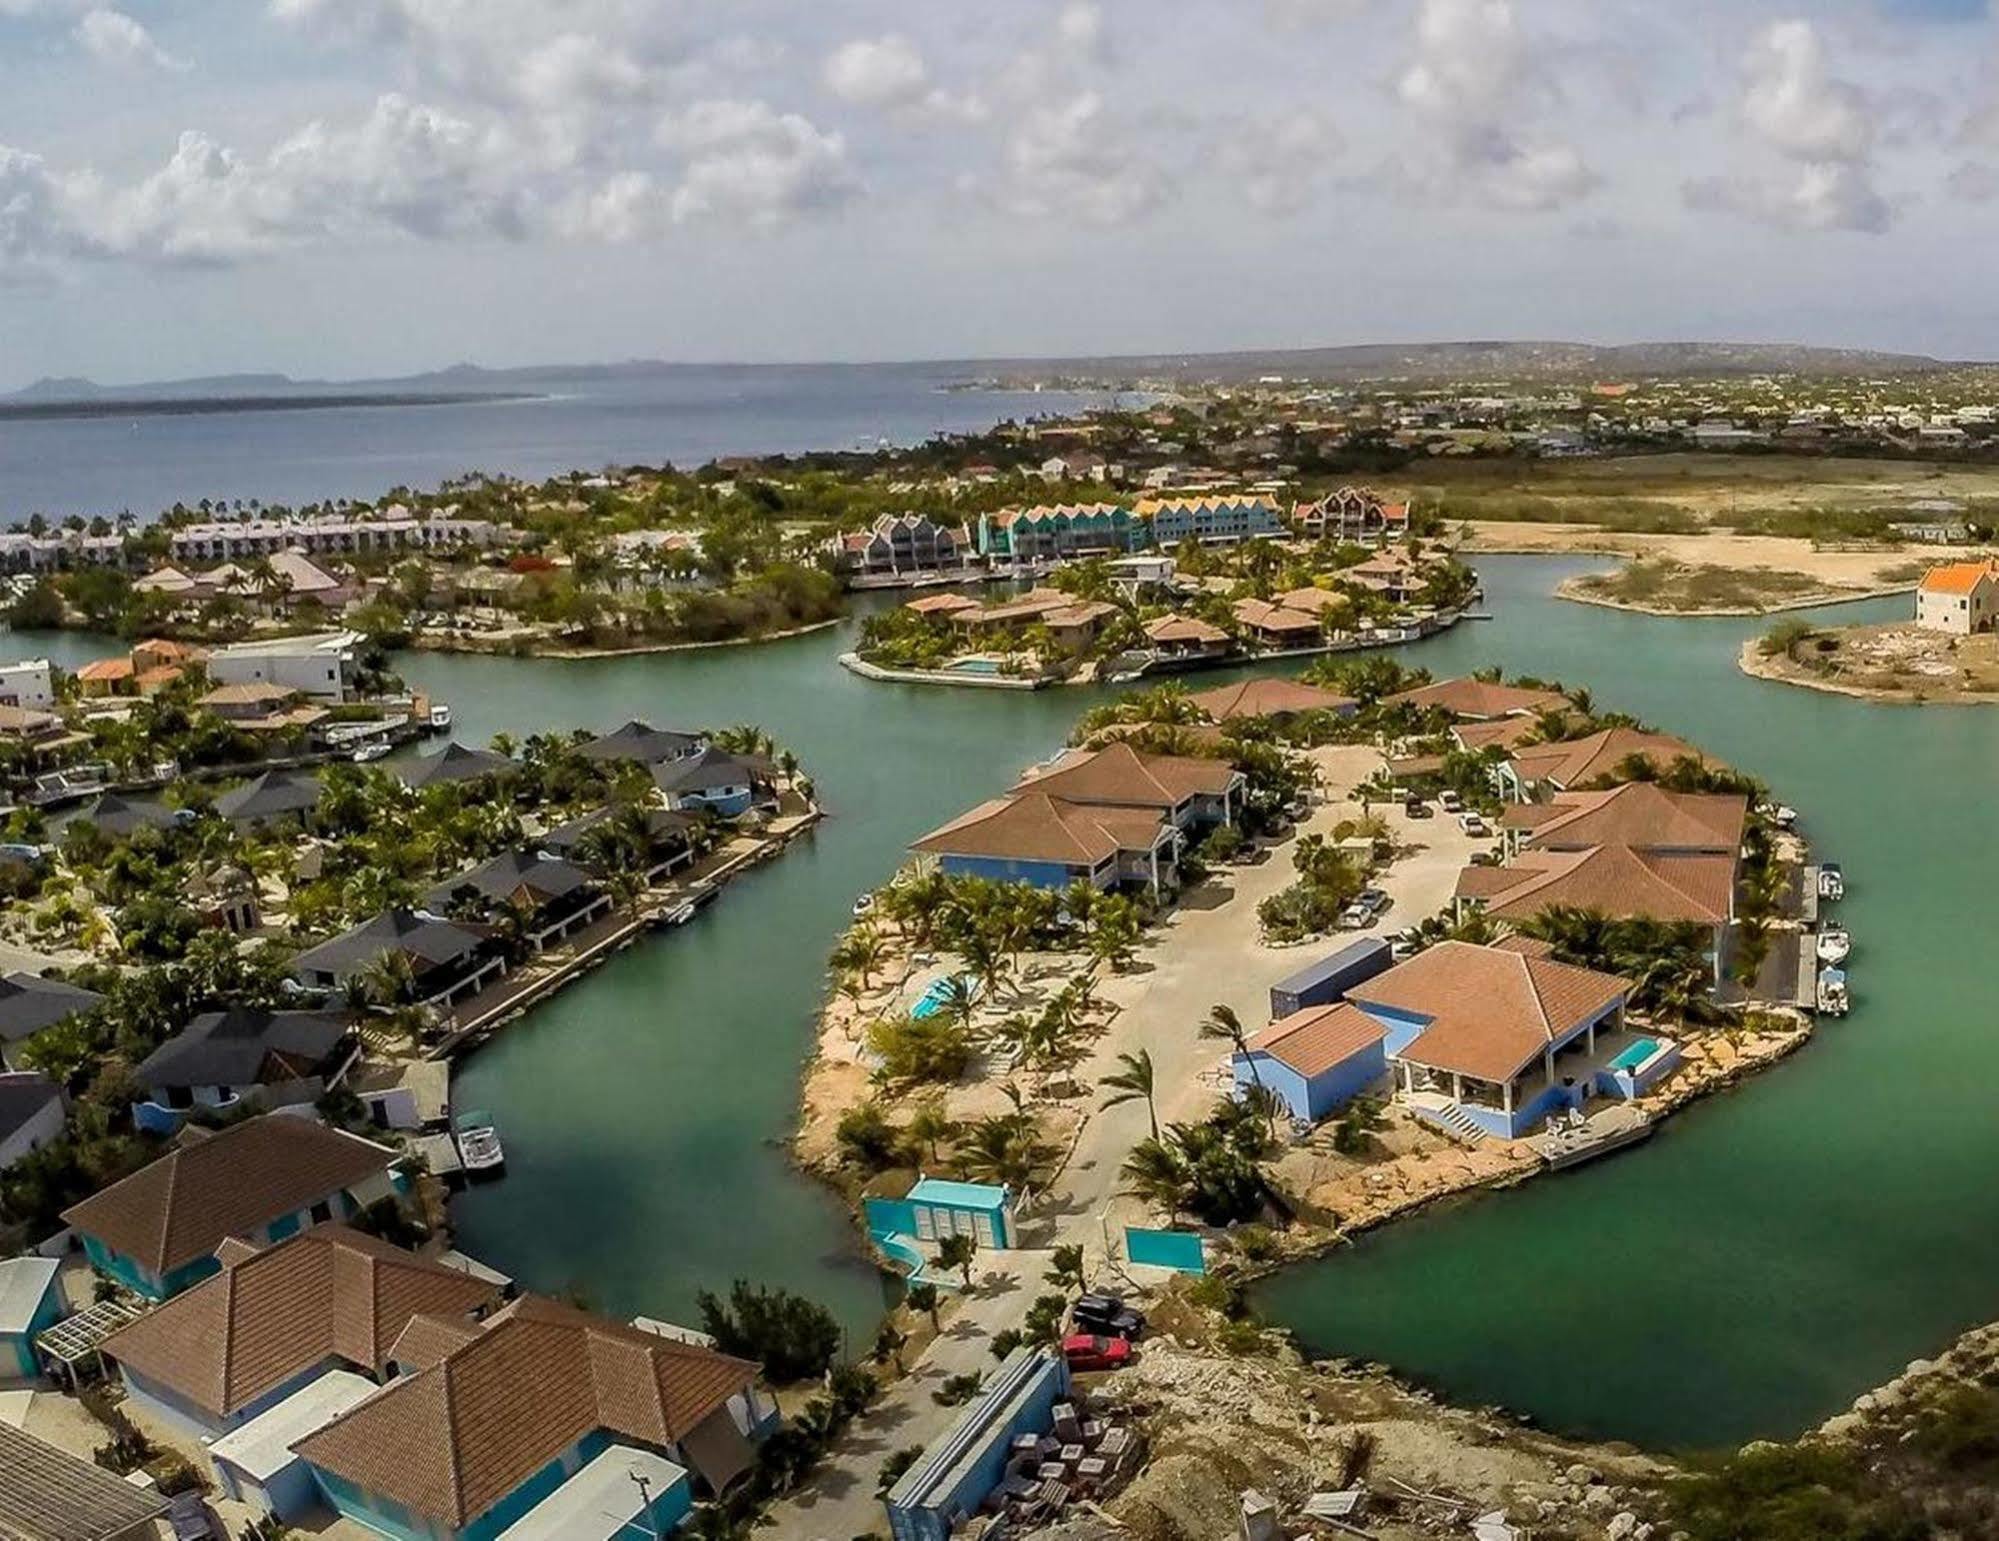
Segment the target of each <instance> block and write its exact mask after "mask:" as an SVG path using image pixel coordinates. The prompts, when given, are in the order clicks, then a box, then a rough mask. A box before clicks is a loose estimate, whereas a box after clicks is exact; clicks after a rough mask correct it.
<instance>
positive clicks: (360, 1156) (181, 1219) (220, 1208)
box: [62, 1113, 396, 1274]
mask: <svg viewBox="0 0 1999 1541" xmlns="http://www.w3.org/2000/svg"><path fill="white" fill-rule="evenodd" d="M395 1159H396V1154H395V1152H394V1151H392V1150H387V1149H385V1148H384V1147H382V1146H380V1145H376V1144H372V1143H371V1142H369V1141H367V1140H364V1139H361V1138H359V1137H358V1136H355V1135H351V1134H343V1133H341V1132H340V1131H339V1130H338V1129H329V1128H327V1127H326V1125H324V1124H316V1123H313V1122H312V1121H311V1120H309V1119H305V1118H298V1117H294V1116H290V1115H287V1114H281V1113H270V1114H266V1115H264V1116H263V1117H262V1118H252V1119H248V1120H246V1121H244V1122H243V1123H240V1124H233V1125H231V1126H230V1127H229V1128H227V1129H224V1130H223V1131H222V1132H221V1133H220V1134H212V1135H209V1136H207V1137H206V1138H203V1139H195V1140H191V1141H189V1142H188V1143H186V1144H183V1145H181V1146H179V1147H178V1148H176V1149H174V1150H171V1151H168V1152H167V1154H166V1155H164V1156H162V1157H160V1159H159V1160H157V1161H155V1162H153V1163H152V1164H151V1165H149V1166H143V1167H141V1168H140V1169H139V1170H138V1171H136V1172H134V1173H133V1174H132V1175H131V1176H130V1177H127V1178H124V1179H122V1180H120V1181H118V1182H115V1183H113V1184H112V1185H111V1186H110V1187H108V1188H105V1189H103V1190H101V1191H99V1192H97V1193H94V1194H92V1195H91V1196H90V1197H89V1198H87V1199H85V1200H84V1201H83V1202H82V1203H81V1204H76V1205H72V1206H71V1207H70V1208H69V1209H66V1210H64V1211H63V1216H62V1217H63V1219H64V1220H65V1221H66V1222H68V1223H69V1224H70V1225H73V1226H75V1227H76V1228H77V1230H79V1231H81V1232H83V1234H84V1235H86V1236H95V1237H96V1238H97V1239H98V1240H99V1241H101V1242H103V1243H104V1244H105V1245H106V1246H108V1247H111V1248H113V1249H114V1250H116V1251H118V1252H122V1253H123V1254H124V1255H125V1256H127V1257H129V1258H131V1259H133V1260H134V1261H136V1262H138V1263H139V1264H141V1265H142V1266H143V1267H146V1268H148V1269H151V1270H152V1271H153V1272H154V1273H155V1274H164V1273H169V1272H171V1271H172V1270H174V1269H176V1268H179V1267H180V1266H181V1265H182V1264H184V1263H192V1262H194V1261H195V1260H196V1259H198V1258H204V1257H208V1256H209V1255H211V1254H212V1253H213V1252H214V1251H215V1249H216V1247H217V1246H219V1245H220V1244H221V1242H222V1239H223V1238H224V1237H226V1236H240V1235H242V1234H244V1233H245V1232H247V1231H252V1230H255V1229H257V1228H258V1227H259V1226H262V1225H266V1224H268V1223H269V1222H270V1221H272V1220H275V1219H277V1218H278V1217H279V1216H281V1215H288V1214H292V1213H294V1212H295V1211H297V1210H301V1209H304V1208H305V1207H306V1206H308V1205H310V1204H314V1203H316V1202H318V1201H319V1200H320V1199H323V1198H325V1197H327V1196H328V1195H329V1194H333V1193H338V1192H341V1191H343V1190H344V1189H348V1188H352V1187H355V1186H357V1185H358V1184H361V1183H364V1182H366V1181H367V1180H368V1179H369V1178H371V1177H379V1176H380V1175H381V1174H382V1173H383V1172H385V1171H386V1170H387V1169H388V1167H389V1164H390V1163H391V1162H393V1161H394V1160H395Z"/></svg>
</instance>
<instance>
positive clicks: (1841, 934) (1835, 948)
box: [1813, 926, 1853, 963]
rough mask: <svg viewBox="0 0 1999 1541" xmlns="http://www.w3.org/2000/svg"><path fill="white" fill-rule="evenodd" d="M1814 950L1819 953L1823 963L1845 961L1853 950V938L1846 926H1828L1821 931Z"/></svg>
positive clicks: (1820, 960)
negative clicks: (1848, 933)
mask: <svg viewBox="0 0 1999 1541" xmlns="http://www.w3.org/2000/svg"><path fill="white" fill-rule="evenodd" d="M1813 950H1814V951H1815V952H1817V953H1818V959H1819V962H1821V963H1844V962H1845V961H1846V958H1847V954H1848V953H1850V952H1852V951H1853V938H1852V937H1851V936H1849V935H1847V932H1846V927H1844V926H1827V927H1826V928H1825V929H1824V930H1822V931H1821V932H1819V937H1818V942H1817V945H1816V946H1815V947H1814V949H1813Z"/></svg>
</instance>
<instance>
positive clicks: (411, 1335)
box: [389, 1316, 479, 1375]
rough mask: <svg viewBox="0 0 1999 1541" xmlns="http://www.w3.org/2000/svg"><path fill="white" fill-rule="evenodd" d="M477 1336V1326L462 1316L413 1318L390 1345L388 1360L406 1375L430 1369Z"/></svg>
mask: <svg viewBox="0 0 1999 1541" xmlns="http://www.w3.org/2000/svg"><path fill="white" fill-rule="evenodd" d="M478 1336H479V1327H478V1324H477V1323H476V1322H473V1321H470V1320H468V1319H467V1318H465V1317H462V1316H412V1317H411V1318H410V1319H409V1322H408V1324H407V1325H406V1326H404V1328H403V1330H402V1331H401V1332H400V1333H398V1334H397V1335H396V1341H395V1342H393V1343H391V1344H390V1345H389V1358H390V1360H391V1361H392V1362H393V1363H395V1364H396V1365H397V1366H398V1367H399V1368H400V1369H401V1370H402V1372H403V1373H404V1374H405V1375H407V1374H408V1373H409V1372H410V1371H411V1370H427V1369H429V1368H430V1367H431V1366H432V1365H434V1364H436V1363H437V1362H438V1360H440V1359H442V1358H444V1357H445V1355H447V1354H449V1353H452V1352H453V1351H454V1350H456V1349H460V1348H463V1347H464V1346H465V1345H466V1344H467V1343H470V1342H471V1341H472V1340H473V1339H474V1338H476V1337H478Z"/></svg>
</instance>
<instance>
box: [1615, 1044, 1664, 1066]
mask: <svg viewBox="0 0 1999 1541" xmlns="http://www.w3.org/2000/svg"><path fill="white" fill-rule="evenodd" d="M1658 1052H1659V1040H1658V1039H1656V1038H1640V1039H1639V1040H1638V1041H1637V1042H1636V1043H1634V1044H1632V1045H1631V1047H1630V1048H1628V1049H1626V1050H1625V1051H1624V1052H1623V1053H1622V1054H1620V1055H1618V1056H1617V1058H1616V1059H1614V1060H1612V1061H1611V1062H1610V1068H1611V1069H1612V1070H1636V1069H1637V1068H1638V1067H1639V1066H1640V1065H1642V1064H1644V1063H1645V1061H1647V1060H1648V1059H1650V1058H1651V1057H1652V1056H1653V1055H1654V1054H1657V1053H1658Z"/></svg>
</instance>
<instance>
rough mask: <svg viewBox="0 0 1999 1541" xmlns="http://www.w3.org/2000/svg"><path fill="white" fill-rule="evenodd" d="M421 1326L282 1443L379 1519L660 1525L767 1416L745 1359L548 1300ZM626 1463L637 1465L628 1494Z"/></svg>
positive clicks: (494, 1529)
mask: <svg viewBox="0 0 1999 1541" xmlns="http://www.w3.org/2000/svg"><path fill="white" fill-rule="evenodd" d="M429 1325H430V1319H429V1318H424V1317H419V1318H417V1319H416V1320H415V1321H413V1322H412V1324H411V1327H410V1328H409V1329H408V1330H407V1331H406V1332H405V1333H404V1341H403V1343H402V1344H401V1345H399V1346H398V1347H397V1348H396V1349H395V1351H394V1355H395V1360H396V1364H397V1367H398V1369H399V1370H400V1371H401V1373H400V1374H399V1375H397V1377H396V1378H395V1379H393V1380H391V1381H390V1382H389V1384H388V1385H387V1387H386V1388H385V1389H383V1390H382V1391H381V1392H380V1393H379V1394H377V1395H376V1396H373V1397H370V1398H369V1399H368V1400H366V1401H364V1402H361V1403H359V1404H357V1405H356V1406H354V1407H352V1408H350V1409H349V1410H347V1411H346V1412H344V1413H342V1414H340V1415H339V1416H338V1417H336V1418H334V1419H333V1420H332V1421H331V1422H330V1423H328V1424H326V1425H325V1426H324V1427H323V1428H321V1429H319V1430H317V1431H315V1432H313V1433H311V1434H309V1435H307V1436H306V1437H304V1438H303V1439H300V1440H297V1441H296V1442H295V1444H294V1447H293V1448H294V1449H295V1451H296V1452H297V1454H298V1455H299V1456H300V1457H301V1458H302V1459H303V1460H304V1461H305V1462H306V1463H307V1465H308V1467H309V1468H310V1470H311V1473H312V1476H313V1479H314V1481H315V1483H316V1484H317V1486H318V1488H319V1490H320V1492H321V1493H322V1494H323V1495H324V1496H325V1499H326V1501H327V1502H328V1503H329V1504H330V1505H331V1506H332V1507H333V1508H334V1509H335V1510H337V1511H338V1512H339V1513H340V1514H341V1515H343V1516H345V1517H347V1518H349V1519H352V1520H354V1521H356V1522H358V1523H360V1524H363V1525H366V1526H368V1527H369V1528H371V1529H373V1530H377V1531H380V1532H382V1533H384V1534H386V1535H390V1536H397V1537H412V1536H426V1537H432V1538H435V1541H503V1538H505V1541H516V1538H518V1541H526V1538H528V1537H538V1538H553V1537H556V1536H560V1537H562V1538H564V1541H622V1538H625V1537H637V1536H646V1535H649V1534H662V1535H663V1534H666V1533H667V1532H669V1531H671V1530H672V1529H673V1528H674V1527H675V1526H676V1525H677V1524H678V1523H679V1522H680V1520H681V1519H682V1518H683V1517H684V1516H685V1515H686V1514H687V1512H688V1510H689V1509H690V1508H691V1507H692V1505H693V1501H694V1497H695V1487H696V1483H697V1482H698V1483H699V1484H700V1486H701V1487H702V1488H703V1489H704V1490H706V1491H708V1492H712V1493H719V1492H721V1491H723V1490H724V1489H726V1488H727V1487H729V1486H730V1485H731V1484H732V1483H733V1482H735V1481H736V1480H737V1479H738V1478H739V1477H740V1476H742V1475H743V1473H745V1472H746V1471H747V1470H748V1469H749V1468H750V1466H751V1464H752V1463H753V1462H754V1460H755V1455H756V1445H757V1442H758V1441H759V1440H761V1439H762V1438H763V1437H764V1436H765V1435H766V1434H767V1433H769V1432H770V1430H771V1429H772V1428H774V1427H775V1425H776V1422H777V1417H778V1414H777V1409H776V1406H775V1404H774V1403H773V1402H772V1401H771V1399H770V1397H769V1395H768V1394H767V1393H766V1392H765V1391H764V1390H763V1389H762V1387H761V1386H760V1385H759V1384H758V1380H757V1368H756V1366H755V1365H753V1364H749V1363H746V1362H745V1361H743V1360H739V1359H731V1358H728V1357H727V1356H725V1355H722V1354H719V1353H716V1352H715V1351H714V1350H713V1349H712V1348H707V1347H703V1346H701V1345H700V1344H698V1343H692V1342H688V1341H685V1340H684V1339H682V1338H678V1337H669V1336H666V1335H664V1334H662V1333H658V1332H652V1331H648V1330H646V1329H644V1328H642V1327H638V1326H632V1325H627V1324H625V1323H621V1322H613V1321H609V1320H607V1319H605V1318H603V1317H600V1316H595V1315H592V1314H590V1313H589V1312H586V1311H580V1310H577V1309H575V1308H574V1307H571V1306H566V1305H560V1304H558V1303H556V1302H555V1301H552V1300H546V1299H542V1298H540V1297H537V1296H525V1297H523V1298H522V1299H520V1300H516V1301H514V1302H512V1303H511V1304H509V1305H507V1306H505V1307H504V1308H502V1309H501V1310H500V1311H498V1312H497V1313H495V1314H494V1315H492V1316H490V1317H488V1318H487V1319H486V1320H485V1321H484V1322H483V1323H481V1324H479V1325H477V1326H476V1327H466V1326H463V1325H462V1324H459V1323H448V1324H442V1330H425V1331H423V1332H421V1333H419V1331H418V1328H419V1327H420V1326H421V1327H425V1328H426V1329H428V1327H429ZM634 1464H636V1465H637V1466H638V1467H639V1468H640V1469H641V1470H644V1471H648V1472H651V1473H652V1475H653V1481H652V1484H651V1491H650V1492H649V1493H648V1494H646V1495H645V1496H644V1497H641V1495H640V1493H639V1491H638V1489H637V1487H636V1485H635V1484H634V1483H633V1482H632V1481H631V1479H630V1478H629V1477H628V1476H627V1475H626V1471H627V1470H628V1469H629V1468H630V1467H631V1466H633V1465H634ZM579 1484H580V1487H579V1486H578V1485H579ZM584 1496H588V1497H590V1498H592V1499H595V1500H599V1501H600V1502H599V1503H595V1504H590V1505H584V1504H581V1503H578V1501H577V1500H578V1499H579V1498H582V1497H584ZM614 1505H615V1506H616V1507H615V1509H614ZM593 1510H594V1511H595V1512H592V1511H593ZM572 1511H574V1512H572Z"/></svg>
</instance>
